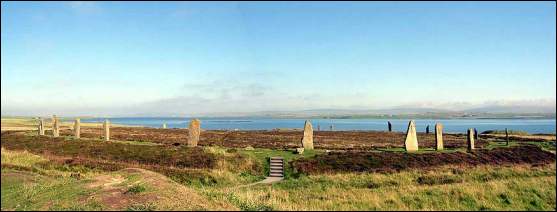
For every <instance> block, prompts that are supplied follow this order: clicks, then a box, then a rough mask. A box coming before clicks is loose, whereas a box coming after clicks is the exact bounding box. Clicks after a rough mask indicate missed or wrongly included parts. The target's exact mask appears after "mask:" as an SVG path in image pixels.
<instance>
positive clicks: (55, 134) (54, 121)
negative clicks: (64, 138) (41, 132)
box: [52, 115, 60, 137]
mask: <svg viewBox="0 0 557 212" xmlns="http://www.w3.org/2000/svg"><path fill="white" fill-rule="evenodd" d="M59 128H60V126H58V118H56V115H53V116H52V136H53V137H58V136H60V129H59Z"/></svg>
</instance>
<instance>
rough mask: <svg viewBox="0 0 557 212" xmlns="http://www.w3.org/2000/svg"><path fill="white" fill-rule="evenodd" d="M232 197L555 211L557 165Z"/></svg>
mask: <svg viewBox="0 0 557 212" xmlns="http://www.w3.org/2000/svg"><path fill="white" fill-rule="evenodd" d="M229 195H231V196H234V197H235V198H237V200H236V201H237V202H241V203H242V204H245V205H251V206H252V207H254V206H265V207H268V208H272V209H274V210H413V209H416V210H554V209H555V165H551V166H545V167H537V168H533V167H528V166H516V167H493V166H484V167H477V168H467V169H463V168H457V167H447V168H442V169H438V170H436V171H431V172H423V171H406V172H400V173H393V174H377V173H370V174H334V175H327V174H323V175H316V176H302V177H300V178H297V179H294V178H290V179H287V180H285V181H283V182H280V183H277V184H275V185H272V186H256V187H249V188H243V189H239V190H236V191H233V192H231V193H229Z"/></svg>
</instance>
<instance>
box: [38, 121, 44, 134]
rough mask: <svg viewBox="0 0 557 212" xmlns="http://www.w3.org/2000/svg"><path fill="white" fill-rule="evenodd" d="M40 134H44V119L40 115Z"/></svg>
mask: <svg viewBox="0 0 557 212" xmlns="http://www.w3.org/2000/svg"><path fill="white" fill-rule="evenodd" d="M39 135H44V120H43V118H40V117H39Z"/></svg>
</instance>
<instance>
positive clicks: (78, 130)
mask: <svg viewBox="0 0 557 212" xmlns="http://www.w3.org/2000/svg"><path fill="white" fill-rule="evenodd" d="M80 125H81V120H79V119H75V122H74V125H73V131H74V136H75V138H80V137H81V126H80Z"/></svg>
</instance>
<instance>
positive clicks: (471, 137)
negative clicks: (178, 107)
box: [467, 128, 474, 151]
mask: <svg viewBox="0 0 557 212" xmlns="http://www.w3.org/2000/svg"><path fill="white" fill-rule="evenodd" d="M467 141H468V151H472V150H474V129H472V128H470V129H468V136H467Z"/></svg>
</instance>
